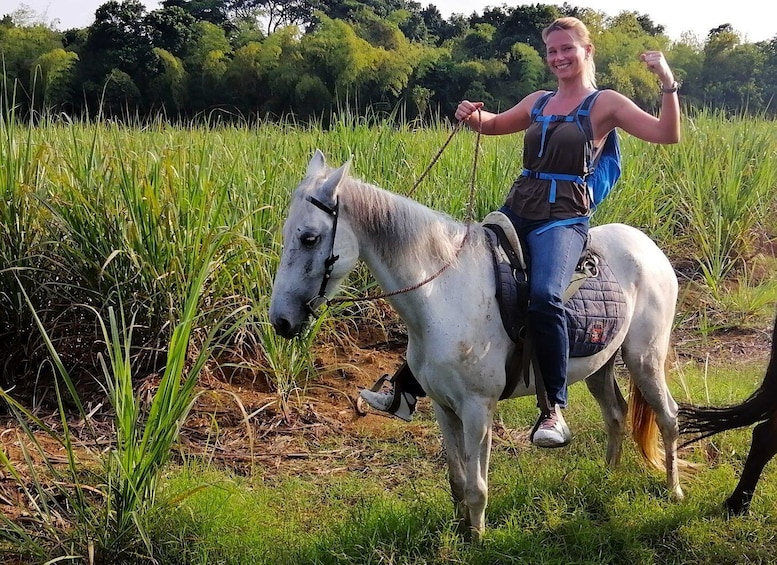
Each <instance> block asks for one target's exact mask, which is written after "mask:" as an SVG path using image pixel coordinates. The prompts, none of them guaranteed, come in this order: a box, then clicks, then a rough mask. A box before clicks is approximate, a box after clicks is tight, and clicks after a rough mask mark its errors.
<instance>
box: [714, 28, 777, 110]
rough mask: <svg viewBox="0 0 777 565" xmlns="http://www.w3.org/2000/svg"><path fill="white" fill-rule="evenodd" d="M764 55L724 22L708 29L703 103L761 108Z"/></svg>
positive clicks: (731, 108)
mask: <svg viewBox="0 0 777 565" xmlns="http://www.w3.org/2000/svg"><path fill="white" fill-rule="evenodd" d="M765 61H766V56H765V54H764V52H763V51H761V50H759V49H758V48H757V47H756V46H755V45H752V44H744V45H743V44H741V40H740V37H739V35H738V34H736V33H735V32H734V31H733V30H732V29H731V26H730V25H728V24H726V25H724V26H720V27H719V28H717V29H716V30H713V31H711V32H710V35H709V36H708V39H707V43H706V44H705V46H704V67H703V70H702V81H703V85H704V99H703V101H704V103H706V104H709V105H711V106H714V107H718V108H727V109H730V110H737V109H741V108H749V109H750V110H751V111H758V110H760V109H761V108H762V106H763V103H764V100H763V92H762V87H761V86H760V85H759V84H758V83H757V82H756V79H757V78H758V77H760V76H761V74H762V71H763V67H764V63H765Z"/></svg>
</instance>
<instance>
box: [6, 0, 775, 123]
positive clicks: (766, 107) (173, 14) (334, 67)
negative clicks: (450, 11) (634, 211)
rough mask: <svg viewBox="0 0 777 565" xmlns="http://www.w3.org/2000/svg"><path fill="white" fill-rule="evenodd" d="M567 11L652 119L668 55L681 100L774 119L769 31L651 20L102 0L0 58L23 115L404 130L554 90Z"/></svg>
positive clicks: (377, 2)
mask: <svg viewBox="0 0 777 565" xmlns="http://www.w3.org/2000/svg"><path fill="white" fill-rule="evenodd" d="M561 15H574V16H577V17H579V18H581V19H582V20H583V21H585V22H586V23H587V24H588V25H589V27H590V29H591V31H592V33H593V36H594V37H593V39H594V43H595V46H596V50H597V53H596V61H597V69H598V82H599V86H600V87H602V88H608V87H609V88H616V89H618V90H620V91H621V92H623V93H624V94H627V95H629V96H631V97H632V98H633V99H634V100H635V101H637V103H638V104H640V105H641V106H642V107H644V108H646V109H652V108H653V107H654V105H655V104H657V101H658V97H657V96H656V92H657V85H656V82H655V79H654V77H653V76H652V75H650V73H648V72H647V71H646V70H645V68H644V66H642V65H640V64H639V61H638V54H639V53H640V52H641V51H643V50H645V49H662V50H664V51H665V52H666V53H667V57H668V59H669V61H670V64H671V65H672V67H673V69H674V70H675V75H676V76H677V78H678V80H680V81H681V83H682V88H681V91H680V92H681V95H682V97H683V99H684V101H685V102H686V103H687V104H689V105H692V106H696V107H701V106H703V107H707V108H715V109H724V110H726V111H727V112H731V113H735V114H739V113H743V112H747V113H751V114H756V115H762V114H771V113H772V112H773V111H774V110H773V109H772V108H770V103H771V97H772V95H773V93H774V92H775V91H777V35H775V38H774V39H772V40H771V41H768V42H759V43H755V44H750V43H745V42H743V39H742V37H741V36H740V35H739V34H738V33H736V32H735V30H733V29H732V28H731V26H730V25H728V24H722V25H720V26H719V27H717V28H715V29H712V30H710V31H709V33H708V35H707V37H706V38H703V39H699V38H696V37H686V38H684V39H683V40H680V41H671V40H670V39H669V38H668V37H667V36H666V35H664V33H663V31H664V28H663V26H661V25H658V24H656V23H654V22H652V21H651V20H650V18H649V17H648V16H646V15H641V14H639V13H637V12H627V11H624V12H621V13H620V14H618V15H616V16H614V17H609V16H607V15H606V14H604V13H601V12H596V11H593V10H590V9H585V8H577V7H572V6H570V5H569V4H566V3H565V4H563V5H562V6H557V5H543V4H533V5H528V4H527V5H521V6H514V7H511V6H507V5H503V6H502V7H489V8H486V9H485V10H484V12H483V13H482V14H479V13H477V12H473V13H472V14H471V15H469V16H464V15H462V14H454V15H452V16H451V17H450V18H448V19H447V20H446V19H444V18H443V17H442V14H441V13H440V11H439V10H438V9H437V8H436V7H435V6H434V5H433V4H429V5H428V6H426V7H425V8H423V7H422V6H421V4H420V3H418V2H414V1H412V0H336V1H329V2H322V1H320V0H311V1H303V0H163V1H162V2H161V7H160V8H159V9H156V10H152V11H150V12H148V11H147V10H146V8H145V6H144V5H143V4H142V3H141V2H140V1H139V0H122V1H119V0H110V1H108V2H105V3H104V4H102V5H101V6H100V7H99V8H98V9H97V10H96V12H95V14H94V21H93V23H92V24H91V25H90V26H89V27H87V28H84V29H70V30H66V31H64V32H61V31H58V30H57V29H55V25H56V22H51V23H45V22H39V21H37V20H38V19H39V18H38V16H37V15H36V14H35V13H34V12H31V11H30V10H29V9H26V8H23V9H21V10H17V11H16V12H14V13H11V14H6V15H5V16H4V17H3V18H2V20H0V53H1V54H2V60H3V67H2V70H3V78H4V81H5V92H7V93H12V95H11V96H10V101H9V100H8V99H6V104H7V105H10V104H13V105H15V106H16V113H17V115H24V114H25V113H27V112H28V111H29V110H33V111H35V112H41V111H46V112H51V111H54V112H64V113H66V114H67V115H69V116H71V117H73V116H75V117H90V118H94V117H96V116H98V115H102V116H111V117H127V116H132V117H133V118H135V117H138V116H141V117H145V116H152V115H157V114H159V113H160V112H163V113H164V114H165V115H166V116H168V118H171V119H181V118H183V119H186V120H189V119H192V118H194V117H197V116H208V117H213V116H214V113H215V114H216V115H218V116H219V117H220V119H234V118H240V119H249V120H253V119H274V118H278V117H281V116H289V115H294V116H295V117H296V118H297V119H303V120H306V119H309V118H311V117H315V118H317V119H320V118H321V116H326V117H329V116H331V115H332V114H333V112H334V111H337V109H338V108H339V107H341V106H343V105H347V106H348V108H349V110H350V111H353V110H354V109H359V110H360V111H362V112H366V111H367V109H368V108H369V110H370V111H371V112H376V111H377V112H387V113H392V112H396V115H397V116H398V117H399V118H400V119H404V120H412V119H415V118H419V117H420V118H429V117H435V116H450V115H451V113H452V111H453V108H454V104H455V103H456V102H457V101H458V100H460V99H462V98H465V97H466V98H470V99H479V100H485V101H486V102H487V104H488V107H489V108H491V109H500V108H505V107H508V106H510V105H512V104H514V103H515V102H516V101H517V100H519V99H520V98H521V97H522V96H524V95H526V94H527V93H529V92H531V91H533V90H535V89H537V88H540V87H552V85H553V84H554V81H553V77H552V76H551V75H550V74H549V72H548V70H547V67H546V65H545V64H544V47H543V44H542V39H541V37H540V32H541V30H542V28H543V27H544V26H545V25H547V23H548V22H549V21H551V20H552V19H553V18H555V17H558V16H561Z"/></svg>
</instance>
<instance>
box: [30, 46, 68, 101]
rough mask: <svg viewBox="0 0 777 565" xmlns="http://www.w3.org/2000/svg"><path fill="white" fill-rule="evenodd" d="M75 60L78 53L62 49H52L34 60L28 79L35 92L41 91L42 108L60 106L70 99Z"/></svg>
mask: <svg viewBox="0 0 777 565" xmlns="http://www.w3.org/2000/svg"><path fill="white" fill-rule="evenodd" d="M77 60H78V55H76V54H75V53H73V52H67V51H65V50H64V49H54V50H53V51H49V52H48V53H44V54H43V55H41V56H40V57H38V58H37V59H36V60H35V62H34V63H33V65H32V70H31V73H32V75H33V76H32V78H31V79H30V80H31V82H32V83H33V84H35V88H36V91H37V92H43V100H42V107H43V108H57V107H61V106H63V105H65V104H66V103H67V102H69V101H70V97H71V95H72V86H73V73H72V70H73V67H74V65H75V63H76V61H77Z"/></svg>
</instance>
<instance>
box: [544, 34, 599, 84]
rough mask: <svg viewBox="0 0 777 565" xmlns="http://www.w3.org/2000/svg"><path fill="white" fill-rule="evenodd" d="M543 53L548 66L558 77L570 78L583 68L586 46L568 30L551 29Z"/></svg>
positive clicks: (581, 71) (586, 51)
mask: <svg viewBox="0 0 777 565" xmlns="http://www.w3.org/2000/svg"><path fill="white" fill-rule="evenodd" d="M545 53H546V54H545V60H546V61H547V62H548V66H549V67H550V70H551V71H552V72H553V74H554V75H556V77H557V78H558V79H563V78H572V77H575V76H577V75H580V74H582V73H583V71H584V70H585V65H586V61H585V58H586V54H587V53H588V48H586V46H585V45H583V44H581V43H580V40H579V39H578V38H577V36H575V34H574V33H572V32H570V31H568V30H563V29H558V30H555V31H551V32H550V33H549V34H548V36H547V38H546V40H545Z"/></svg>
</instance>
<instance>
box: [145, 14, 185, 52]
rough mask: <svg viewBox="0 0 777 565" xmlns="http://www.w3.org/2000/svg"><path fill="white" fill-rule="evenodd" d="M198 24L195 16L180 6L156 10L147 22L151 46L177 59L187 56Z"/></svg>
mask: <svg viewBox="0 0 777 565" xmlns="http://www.w3.org/2000/svg"><path fill="white" fill-rule="evenodd" d="M196 23H197V20H195V19H194V16H192V15H191V14H189V13H188V12H186V11H185V10H184V9H183V8H181V7H180V6H170V7H168V8H162V9H160V10H154V11H153V12H151V13H149V14H148V15H147V16H146V20H145V24H146V27H147V29H148V34H149V37H150V39H151V44H152V45H153V46H154V47H155V48H158V49H164V50H165V51H167V52H169V53H172V54H173V55H175V56H176V57H181V56H183V55H185V54H186V50H187V49H188V48H189V47H190V46H191V44H192V42H193V41H194V37H195V31H196Z"/></svg>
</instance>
